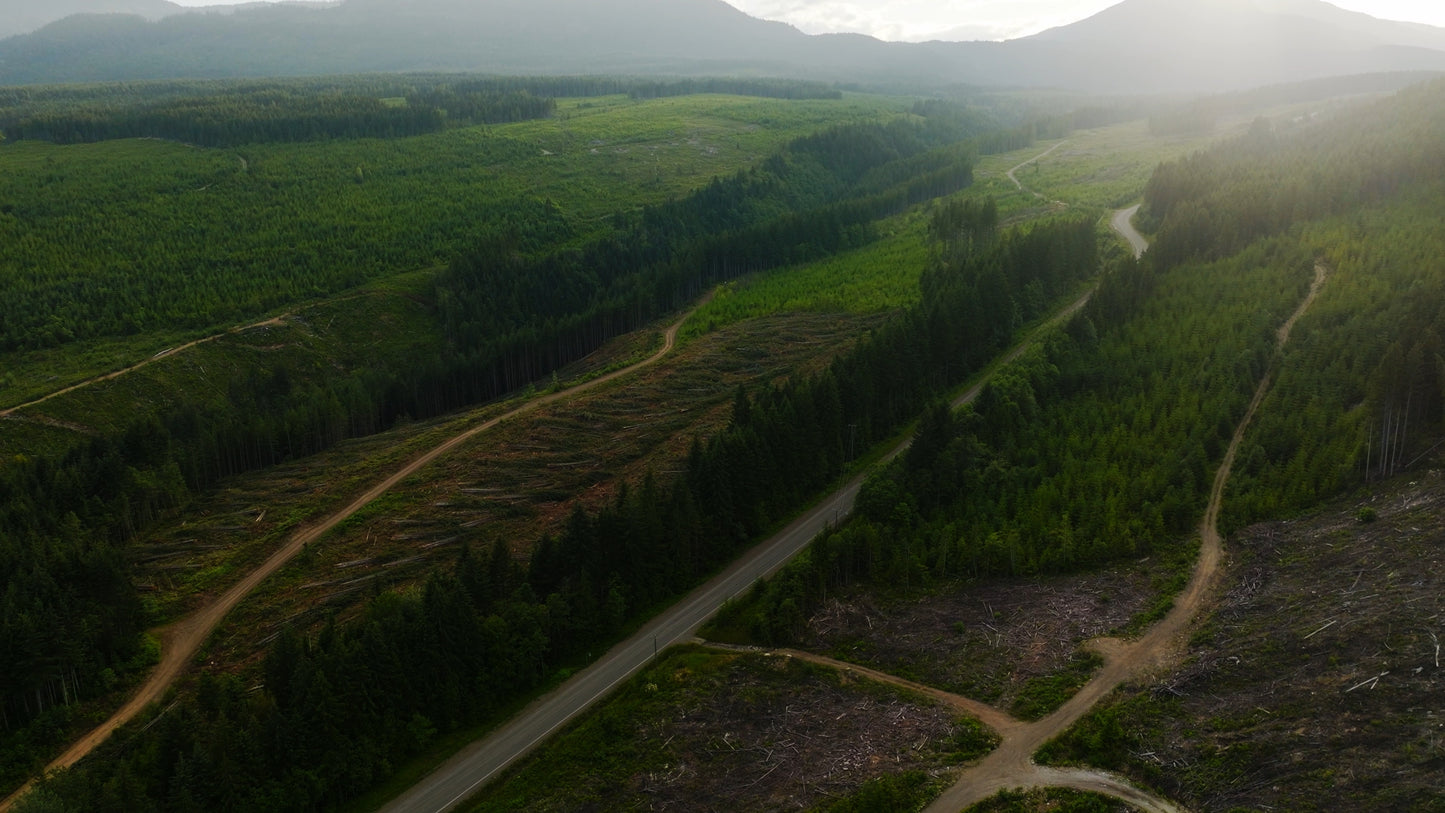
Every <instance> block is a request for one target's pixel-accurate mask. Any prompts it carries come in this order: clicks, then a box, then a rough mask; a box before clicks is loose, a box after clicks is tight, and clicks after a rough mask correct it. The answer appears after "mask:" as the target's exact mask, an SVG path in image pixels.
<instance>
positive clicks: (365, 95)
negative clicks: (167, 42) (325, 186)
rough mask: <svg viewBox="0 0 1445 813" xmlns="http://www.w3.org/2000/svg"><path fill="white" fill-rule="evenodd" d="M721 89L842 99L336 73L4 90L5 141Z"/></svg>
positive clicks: (498, 109)
mask: <svg viewBox="0 0 1445 813" xmlns="http://www.w3.org/2000/svg"><path fill="white" fill-rule="evenodd" d="M697 93H726V94H732V95H738V96H758V97H763V98H776V99H838V98H842V91H839V90H836V89H834V88H831V87H828V86H826V85H822V84H820V83H815V82H802V81H789V80H778V79H771V80H769V79H755V80H743V79H685V80H675V81H671V82H666V81H658V80H655V79H650V80H644V79H608V78H603V77H555V78H521V77H518V78H503V77H495V78H494V77H485V78H466V77H455V76H427V75H422V76H415V77H409V78H406V79H397V78H396V77H382V76H375V77H343V78H337V79H325V80H301V79H291V80H282V79H271V80H251V81H221V80H213V81H209V82H136V83H127V84H120V85H114V84H105V85H82V86H63V85H62V86H58V87H36V88H29V87H19V88H0V137H3V139H4V140H10V141H19V140H34V141H50V142H54V143H56V144H80V143H88V142H95V141H108V140H112V139H122V138H164V139H169V140H172V141H180V142H183V143H186V144H194V145H197V146H202V147H218V148H219V147H236V146H240V145H243V144H257V143H269V142H287V141H319V140H326V139H344V138H404V137H408V136H416V135H421V134H423V133H434V132H437V131H439V130H441V129H443V128H445V127H466V126H470V125H475V124H503V123H506V122H516V121H526V120H528V119H535V118H543V117H546V116H550V115H552V114H553V113H554V112H555V111H556V108H557V103H556V99H557V98H558V97H560V96H567V97H583V98H585V97H590V96H602V95H613V94H627V95H630V96H632V97H633V98H636V99H657V98H663V97H667V96H689V95H693V94H697Z"/></svg>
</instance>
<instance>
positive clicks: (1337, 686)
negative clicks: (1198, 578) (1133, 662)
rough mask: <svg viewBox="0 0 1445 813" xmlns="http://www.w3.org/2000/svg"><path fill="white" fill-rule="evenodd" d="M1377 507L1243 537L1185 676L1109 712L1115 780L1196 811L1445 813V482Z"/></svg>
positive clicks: (1417, 480)
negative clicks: (1116, 734) (1116, 741)
mask: <svg viewBox="0 0 1445 813" xmlns="http://www.w3.org/2000/svg"><path fill="white" fill-rule="evenodd" d="M1372 492H1373V493H1370V494H1368V495H1361V496H1357V497H1356V498H1354V499H1350V500H1344V501H1341V502H1339V503H1337V504H1335V505H1333V506H1332V507H1330V508H1329V509H1327V510H1324V511H1321V512H1320V513H1318V514H1315V515H1312V516H1308V517H1304V518H1300V519H1297V520H1294V521H1290V522H1271V523H1265V524H1261V525H1256V526H1253V527H1250V528H1247V529H1245V530H1244V531H1242V532H1240V533H1239V534H1238V538H1237V539H1236V540H1235V541H1234V543H1233V545H1232V546H1231V547H1232V549H1233V550H1234V551H1235V552H1236V557H1235V560H1234V561H1233V563H1232V565H1231V567H1230V569H1229V573H1228V576H1227V579H1226V584H1227V585H1228V592H1227V593H1226V594H1225V595H1224V597H1223V599H1222V601H1221V602H1220V606H1219V609H1218V611H1217V613H1216V614H1215V616H1214V618H1213V620H1212V621H1211V622H1210V623H1209V624H1208V625H1207V626H1206V627H1205V628H1204V629H1203V630H1201V632H1200V633H1199V634H1198V635H1196V636H1195V637H1194V639H1193V641H1192V642H1191V647H1190V652H1189V658H1188V660H1187V661H1186V662H1185V663H1184V664H1183V665H1182V666H1181V667H1180V668H1179V669H1177V670H1175V671H1173V672H1172V673H1170V674H1168V675H1167V676H1165V677H1163V679H1161V680H1159V681H1158V682H1152V683H1147V684H1143V685H1136V686H1133V687H1131V688H1130V689H1129V690H1128V691H1127V692H1126V694H1125V696H1124V697H1122V698H1120V699H1119V700H1118V701H1116V702H1115V703H1112V704H1111V708H1113V709H1114V710H1115V713H1117V714H1120V715H1122V719H1123V721H1124V725H1125V726H1126V729H1127V730H1128V731H1129V732H1130V734H1131V737H1130V739H1129V740H1128V742H1127V748H1126V749H1125V750H1126V751H1127V754H1128V756H1127V757H1126V758H1124V759H1123V760H1120V761H1119V763H1118V765H1117V766H1116V767H1118V768H1120V769H1122V770H1125V771H1126V772H1127V773H1129V774H1130V775H1132V776H1135V777H1137V778H1139V779H1141V780H1144V781H1148V782H1150V783H1151V784H1153V785H1154V786H1156V787H1159V788H1161V789H1163V790H1166V791H1167V792H1169V793H1170V794H1171V795H1174V796H1175V797H1176V798H1179V799H1181V800H1184V801H1186V802H1187V803H1188V804H1189V805H1190V807H1191V809H1194V810H1198V811H1216V810H1218V811H1224V810H1231V809H1236V808H1243V809H1249V810H1268V809H1275V810H1318V811H1358V810H1417V811H1441V810H1445V784H1442V780H1441V777H1442V776H1445V671H1442V668H1441V665H1442V661H1440V660H1439V653H1440V652H1441V650H1440V649H1439V648H1438V647H1439V645H1440V644H1441V643H1445V641H1442V639H1445V474H1442V472H1440V471H1439V470H1432V471H1427V472H1419V473H1416V474H1413V475H1409V476H1406V477H1405V478H1402V479H1400V480H1398V481H1395V482H1393V483H1390V484H1388V485H1385V486H1380V487H1377V488H1376V489H1372ZM1364 508H1369V509H1371V510H1373V511H1375V512H1376V514H1377V516H1378V520H1377V521H1374V522H1361V521H1360V520H1359V519H1358V516H1359V512H1360V511H1361V509H1364Z"/></svg>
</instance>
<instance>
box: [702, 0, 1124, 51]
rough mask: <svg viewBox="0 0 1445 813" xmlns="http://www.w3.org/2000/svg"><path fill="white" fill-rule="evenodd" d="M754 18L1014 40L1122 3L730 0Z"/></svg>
mask: <svg viewBox="0 0 1445 813" xmlns="http://www.w3.org/2000/svg"><path fill="white" fill-rule="evenodd" d="M728 2H730V3H732V4H733V5H734V6H737V7H738V8H740V9H742V10H743V11H745V12H747V13H748V14H751V15H753V16H755V17H763V18H765V19H769V20H782V21H783V22H786V23H790V24H792V25H793V26H796V27H797V28H799V29H801V30H803V31H805V32H807V33H809V34H821V33H825V32H840V31H847V32H853V33H858V34H870V35H872V36H875V37H878V38H879V39H886V40H908V41H915V42H917V41H923V40H930V39H947V40H976V39H989V40H999V39H1010V38H1014V37H1021V36H1026V35H1028V34H1034V33H1037V32H1039V31H1042V30H1044V29H1046V28H1052V27H1053V26H1056V25H1064V24H1066V23H1070V22H1074V21H1075V20H1079V19H1082V18H1084V17H1087V16H1089V15H1090V14H1094V13H1095V12H1098V11H1101V10H1103V9H1104V8H1106V7H1108V6H1110V5H1112V4H1113V3H1115V2H1118V0H728Z"/></svg>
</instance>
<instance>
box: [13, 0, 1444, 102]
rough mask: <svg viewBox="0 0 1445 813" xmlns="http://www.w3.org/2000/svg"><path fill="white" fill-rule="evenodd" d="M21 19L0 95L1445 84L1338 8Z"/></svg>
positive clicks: (1208, 2)
mask: <svg viewBox="0 0 1445 813" xmlns="http://www.w3.org/2000/svg"><path fill="white" fill-rule="evenodd" d="M7 5H12V6H15V7H16V8H15V10H14V11H13V12H11V13H9V15H8V18H7V19H6V21H5V22H4V23H3V25H4V26H6V27H7V28H8V29H9V30H16V29H20V28H22V27H23V26H26V25H33V24H34V21H37V20H45V19H50V18H54V17H55V16H56V15H61V14H62V13H64V15H65V16H64V19H61V20H59V21H56V22H52V23H50V24H49V25H46V26H44V27H43V28H40V29H39V30H36V31H35V32H34V33H31V34H27V35H21V36H15V37H11V38H9V39H5V40H0V84H29V83H47V82H78V81H99V80H111V79H158V78H181V77H193V78H201V77H233V76H284V75H317V74H331V73H358V72H373V71H422V70H427V71H430V70H444V71H450V70H456V71H489V72H498V73H519V74H520V73H531V74H536V73H548V74H561V73H667V74H704V73H710V74H745V75H767V76H792V77H804V78H813V79H826V80H841V81H857V82H909V83H921V84H928V85H948V84H958V83H965V84H972V85H985V86H1015V87H1017V86H1024V87H1056V88H1063V89H1070V90H1080V91H1089V92H1105V93H1113V92H1134V93H1154V92H1170V91H1219V90H1229V89H1235V88H1242V87H1253V86H1259V85H1265V84H1272V83H1280V82H1288V81H1297V80H1303V79H1311V78H1317V77H1324V76H1337V75H1345V74H1354V73H1368V72H1380V71H1398V70H1445V29H1442V28H1436V27H1432V26H1426V25H1418V24H1412V23H1398V22H1389V21H1384V20H1377V19H1375V18H1373V17H1369V16H1368V15H1365V14H1360V13H1358V12H1350V11H1345V10H1343V9H1339V8H1337V7H1335V6H1332V5H1330V4H1328V3H1325V2H1323V1H1322V0H1125V1H1124V2H1122V3H1120V4H1119V5H1117V6H1115V7H1113V8H1110V9H1107V10H1105V11H1103V12H1101V13H1099V14H1097V15H1095V16H1093V17H1091V18H1089V19H1086V20H1083V21H1080V22H1078V23H1075V24H1072V25H1068V26H1063V27H1061V28H1055V29H1051V30H1049V31H1045V32H1043V33H1040V34H1037V35H1035V36H1032V37H1027V38H1024V39H1019V40H1013V41H1010V42H1005V43H992V42H972V43H951V42H950V43H944V42H931V43H923V44H908V43H885V42H882V41H879V40H876V39H873V38H871V37H866V36H861V35H851V34H824V35H816V36H810V35H806V34H803V33H802V32H800V31H798V30H797V29H795V28H793V27H791V26H788V25H785V24H782V23H776V22H768V21H764V20H759V19H756V18H753V17H749V16H747V15H746V14H743V13H742V12H741V11H738V10H737V9H735V8H734V7H732V6H730V5H728V4H727V3H724V2H722V0H343V1H342V2H339V3H307V4H301V3H298V4H289V3H288V4H280V5H271V4H250V5H241V6H230V7H219V8H220V9H221V11H220V12H218V11H217V7H212V8H210V9H206V10H204V11H201V10H196V9H185V8H183V7H180V6H177V5H175V4H172V3H169V2H166V0H61V2H50V0H10V2H9V3H8V4H7ZM73 12H85V13H84V14H80V15H78V16H71V13H73ZM114 12H125V13H126V14H128V15H129V16H118V15H117V14H115V13H114ZM101 13H103V16H102V15H101ZM26 21H30V22H26ZM7 28H0V33H4V31H5V30H7Z"/></svg>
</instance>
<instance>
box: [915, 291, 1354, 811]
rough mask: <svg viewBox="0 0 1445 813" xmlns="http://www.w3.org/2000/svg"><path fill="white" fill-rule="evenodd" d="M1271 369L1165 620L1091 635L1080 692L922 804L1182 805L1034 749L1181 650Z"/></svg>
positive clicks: (1215, 558)
mask: <svg viewBox="0 0 1445 813" xmlns="http://www.w3.org/2000/svg"><path fill="white" fill-rule="evenodd" d="M1327 273H1328V272H1327V269H1326V268H1325V267H1324V266H1323V265H1317V266H1316V267H1315V279H1314V283H1313V284H1312V285H1311V286H1310V291H1309V295H1308V296H1306V297H1305V299H1304V301H1303V302H1301V303H1300V306H1299V307H1298V308H1297V309H1296V310H1295V312H1294V314H1293V315H1291V316H1290V318H1289V319H1288V320H1287V321H1286V322H1285V323H1284V325H1283V326H1281V327H1280V329H1279V332H1278V344H1279V346H1280V347H1283V346H1284V345H1285V343H1286V342H1288V341H1289V337H1290V332H1291V331H1292V329H1293V328H1294V325H1295V323H1296V322H1297V321H1298V320H1299V318H1300V317H1301V316H1303V315H1304V313H1305V312H1306V311H1307V310H1308V309H1309V307H1310V306H1311V305H1312V304H1314V301H1315V298H1316V297H1317V296H1318V295H1319V292H1320V289H1321V288H1322V287H1323V285H1324V283H1325V279H1326V277H1327ZM1272 380H1273V378H1272V374H1266V375H1265V377H1264V378H1263V380H1261V381H1260V383H1259V387H1258V388H1257V389H1256V390H1255V394H1254V399H1253V400H1252V401H1251V402H1250V405H1249V409H1248V410H1247V411H1246V412H1245V415H1244V418H1243V419H1242V420H1241V421H1240V423H1239V426H1238V427H1237V428H1236V429H1235V432H1234V437H1233V439H1232V440H1231V441H1230V444H1229V450H1228V451H1227V452H1226V453H1225V455H1224V460H1223V462H1221V463H1220V466H1219V470H1218V471H1217V472H1216V474H1215V478H1214V485H1213V488H1212V489H1211V491H1210V496H1209V506H1208V508H1207V509H1206V510H1205V514H1204V520H1203V522H1202V523H1201V525H1200V529H1199V534H1200V541H1201V545H1200V551H1199V559H1198V561H1197V562H1196V564H1195V568H1194V574H1193V576H1192V577H1191V578H1190V581H1189V584H1188V586H1187V587H1186V588H1185V590H1184V592H1183V593H1182V594H1181V595H1180V596H1179V597H1178V598H1177V599H1176V600H1175V602H1174V608H1173V609H1172V610H1171V611H1170V612H1169V614H1168V615H1167V616H1165V617H1164V620H1162V621H1160V622H1159V623H1158V624H1156V625H1154V626H1153V627H1152V628H1150V629H1149V631H1148V632H1146V633H1145V634H1144V636H1143V637H1141V638H1139V639H1137V640H1134V641H1119V640H1116V639H1103V640H1099V641H1094V642H1091V643H1092V646H1093V648H1094V650H1095V651H1097V652H1098V653H1099V654H1100V655H1102V656H1103V657H1104V667H1103V668H1102V669H1101V670H1100V671H1099V673H1098V674H1097V675H1095V676H1094V679H1093V680H1091V681H1089V683H1088V684H1087V685H1085V686H1084V688H1082V689H1080V690H1079V692H1078V694H1076V695H1074V696H1073V697H1072V698H1070V700H1069V701H1068V702H1067V703H1065V704H1064V705H1063V706H1062V707H1061V708H1060V709H1059V710H1058V711H1056V712H1054V713H1053V714H1051V715H1049V716H1048V717H1045V718H1044V719H1042V720H1039V721H1038V722H1035V723H1030V724H1027V725H1020V726H1018V727H1010V728H1005V729H1003V730H1000V731H999V733H1000V734H1001V735H1003V742H1002V744H1000V746H999V747H998V749H997V750H995V751H994V752H993V753H992V754H989V755H988V756H987V757H985V758H984V759H983V760H981V761H980V762H979V763H978V764H977V765H975V766H973V767H972V768H969V769H967V770H965V771H964V772H963V773H962V774H961V775H960V776H959V779H958V781H957V782H956V783H955V784H954V786H953V787H952V788H950V789H949V790H948V791H946V792H945V793H944V794H943V795H942V796H940V797H939V798H938V799H937V800H936V801H935V802H934V803H933V804H931V805H930V806H929V807H928V808H927V813H955V812H956V811H961V810H964V809H966V808H968V807H969V806H971V805H974V804H977V803H979V802H982V801H984V800H985V799H988V798H989V797H991V796H993V795H994V794H996V793H998V792H999V791H1002V790H1007V789H1011V788H1028V787H1065V788H1073V789H1075V790H1084V791H1092V792H1096V793H1104V794H1106V795H1109V796H1113V797H1115V798H1119V799H1122V800H1124V801H1126V802H1129V803H1130V804H1133V805H1134V806H1136V807H1138V808H1140V809H1142V810H1145V811H1151V813H1152V812H1153V811H1158V812H1159V813H1174V811H1180V810H1182V808H1180V807H1177V806H1175V805H1174V804H1172V803H1170V802H1168V801H1166V800H1163V799H1158V798H1155V797H1152V796H1150V795H1149V794H1147V793H1145V792H1143V791H1141V790H1139V789H1137V788H1134V787H1133V786H1131V785H1129V784H1128V783H1127V782H1125V781H1124V780H1122V779H1119V778H1117V777H1114V776H1111V775H1109V774H1106V773H1102V772H1098V771H1087V770H1074V769H1067V770H1063V769H1056V768H1045V767H1041V766H1039V765H1036V764H1034V762H1033V754H1034V753H1035V752H1036V751H1038V749H1039V748H1040V747H1042V746H1043V745H1044V744H1045V743H1046V742H1048V741H1049V740H1051V739H1053V738H1055V737H1057V736H1058V735H1060V734H1062V733H1063V732H1064V731H1066V730H1067V729H1068V728H1069V727H1070V726H1072V725H1073V724H1074V723H1075V722H1077V721H1078V720H1079V719H1080V718H1082V717H1083V716H1084V715H1085V714H1087V713H1088V712H1089V711H1090V710H1092V709H1093V708H1094V706H1095V705H1097V704H1098V703H1099V701H1100V700H1102V699H1103V698H1104V697H1105V696H1107V695H1108V694H1109V693H1110V692H1112V691H1114V689H1116V688H1117V687H1118V686H1120V685H1121V684H1123V683H1124V682H1125V681H1126V680H1130V679H1133V678H1135V677H1137V676H1140V675H1143V674H1147V673H1149V672H1151V671H1156V670H1158V669H1160V668H1162V667H1164V666H1167V665H1169V664H1171V663H1173V662H1174V661H1175V660H1176V659H1177V658H1178V657H1179V655H1180V653H1181V652H1182V648H1183V643H1184V639H1185V634H1186V632H1187V631H1188V629H1189V626H1190V625H1191V624H1192V623H1193V621H1194V619H1195V617H1196V616H1198V615H1199V613H1200V612H1201V610H1203V609H1204V606H1205V604H1206V601H1207V599H1208V597H1209V596H1210V595H1211V594H1212V593H1213V591H1214V589H1215V586H1216V583H1217V582H1218V578H1219V573H1220V563H1221V560H1222V558H1223V543H1222V541H1221V539H1220V536H1219V527H1218V521H1219V510H1220V507H1221V505H1222V504H1223V502H1224V489H1225V486H1226V485H1227V484H1228V482H1229V475H1230V471H1231V469H1232V467H1233V465H1234V459H1235V455H1236V454H1237V452H1238V450H1239V445H1240V443H1241V442H1242V441H1243V439H1244V435H1245V432H1246V431H1247V430H1248V428H1249V425H1250V423H1251V422H1252V421H1253V419H1254V414H1255V412H1256V411H1257V410H1258V408H1259V405H1260V403H1261V402H1262V401H1263V400H1264V396H1265V394H1266V393H1267V392H1268V391H1269V387H1270V384H1271V382H1272Z"/></svg>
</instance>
